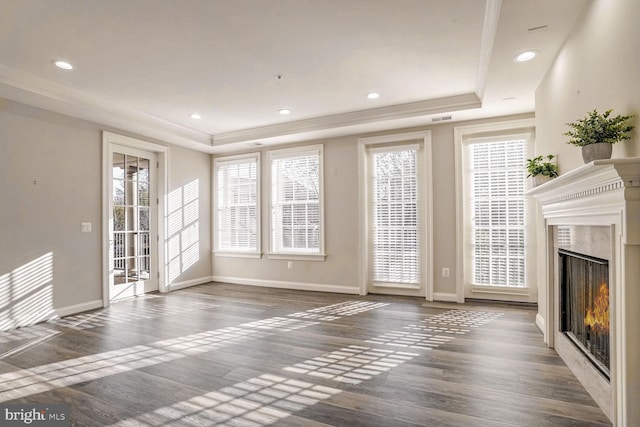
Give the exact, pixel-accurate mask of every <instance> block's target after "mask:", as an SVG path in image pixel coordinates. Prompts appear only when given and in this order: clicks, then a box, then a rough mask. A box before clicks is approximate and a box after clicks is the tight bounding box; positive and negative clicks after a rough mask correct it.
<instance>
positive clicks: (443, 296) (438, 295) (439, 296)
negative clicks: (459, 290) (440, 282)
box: [433, 292, 458, 302]
mask: <svg viewBox="0 0 640 427" xmlns="http://www.w3.org/2000/svg"><path fill="white" fill-rule="evenodd" d="M433 300H434V301H443V302H458V295H457V294H453V293H451V292H434V293H433Z"/></svg>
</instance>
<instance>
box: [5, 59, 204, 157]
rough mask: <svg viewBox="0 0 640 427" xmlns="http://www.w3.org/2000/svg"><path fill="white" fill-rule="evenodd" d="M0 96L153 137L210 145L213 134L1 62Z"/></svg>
mask: <svg viewBox="0 0 640 427" xmlns="http://www.w3.org/2000/svg"><path fill="white" fill-rule="evenodd" d="M0 96H1V97H3V98H6V99H10V100H12V101H16V102H20V103H24V104H28V105H31V106H34V107H37V108H42V109H45V110H49V111H53V112H56V113H60V114H65V115H68V116H71V117H75V118H78V119H83V120H88V121H91V122H95V123H99V124H101V125H106V126H112V127H115V128H118V129H122V130H126V131H129V132H134V133H138V134H140V135H145V136H148V137H151V138H156V139H159V140H162V141H166V142H169V143H173V144H176V145H181V146H186V147H189V148H194V149H206V148H208V147H210V145H211V136H210V135H209V134H207V133H205V132H200V131H197V130H194V129H191V128H188V127H185V126H181V125H178V124H176V123H173V122H170V121H168V120H164V119H162V118H160V117H157V116H153V115H151V114H146V113H143V112H141V111H138V110H135V109H132V108H128V107H125V106H123V105H121V104H118V103H117V102H114V101H111V100H108V99H104V98H102V97H97V96H93V95H91V94H89V93H87V92H84V91H81V90H78V89H75V88H71V87H69V86H65V85H63V84H60V83H56V82H53V81H51V80H47V79H44V78H42V77H38V76H36V75H33V74H31V73H27V72H25V71H22V70H19V69H17V68H13V67H10V66H7V65H4V64H0Z"/></svg>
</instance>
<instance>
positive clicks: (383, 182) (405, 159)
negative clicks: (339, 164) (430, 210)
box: [371, 148, 420, 284]
mask: <svg viewBox="0 0 640 427" xmlns="http://www.w3.org/2000/svg"><path fill="white" fill-rule="evenodd" d="M416 158H417V152H416V148H401V149H398V148H394V149H389V148H387V149H375V150H374V149H372V150H371V161H372V177H371V179H372V185H371V190H372V194H371V201H372V203H373V206H372V209H371V212H372V214H373V218H372V227H373V239H372V240H373V251H372V257H373V260H372V261H373V280H374V282H387V283H413V284H417V283H419V281H420V251H419V248H420V242H419V239H418V236H419V229H418V224H419V220H418V168H417V163H416Z"/></svg>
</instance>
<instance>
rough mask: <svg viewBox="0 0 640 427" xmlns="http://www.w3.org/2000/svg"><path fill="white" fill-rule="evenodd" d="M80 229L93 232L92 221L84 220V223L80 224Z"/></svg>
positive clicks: (84, 231)
mask: <svg viewBox="0 0 640 427" xmlns="http://www.w3.org/2000/svg"><path fill="white" fill-rule="evenodd" d="M80 230H81V231H82V232H83V233H91V223H90V222H83V223H82V225H81V226H80Z"/></svg>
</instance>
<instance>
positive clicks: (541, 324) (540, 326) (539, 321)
mask: <svg viewBox="0 0 640 427" xmlns="http://www.w3.org/2000/svg"><path fill="white" fill-rule="evenodd" d="M536 326H537V327H538V329H540V332H542V333H543V334H544V331H545V328H544V317H542V316H541V315H540V313H536Z"/></svg>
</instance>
